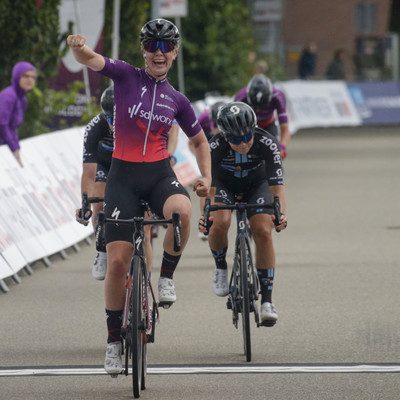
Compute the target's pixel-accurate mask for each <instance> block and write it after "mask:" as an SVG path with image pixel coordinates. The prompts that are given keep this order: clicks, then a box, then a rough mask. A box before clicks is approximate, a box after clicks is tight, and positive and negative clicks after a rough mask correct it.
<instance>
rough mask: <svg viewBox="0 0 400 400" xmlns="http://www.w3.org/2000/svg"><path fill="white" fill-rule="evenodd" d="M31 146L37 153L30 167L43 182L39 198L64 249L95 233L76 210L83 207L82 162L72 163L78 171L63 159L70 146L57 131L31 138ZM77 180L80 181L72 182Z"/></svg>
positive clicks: (33, 152)
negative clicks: (82, 223)
mask: <svg viewBox="0 0 400 400" xmlns="http://www.w3.org/2000/svg"><path fill="white" fill-rule="evenodd" d="M28 140H29V139H28ZM28 140H27V142H28ZM29 145H30V146H31V148H30V151H29V154H30V155H33V154H34V155H35V160H33V161H32V162H31V165H30V167H31V168H32V169H34V170H35V171H36V175H37V178H36V180H40V181H41V184H40V185H41V188H42V191H41V195H40V197H38V198H37V199H36V201H37V202H39V203H40V204H41V206H42V208H43V209H45V212H47V214H48V218H49V219H51V220H52V223H53V225H54V226H53V229H55V230H56V231H57V233H58V235H59V237H61V238H62V241H63V242H64V244H65V245H64V248H66V247H69V246H72V245H74V244H75V243H77V242H79V241H80V240H82V239H84V238H85V237H87V236H89V235H90V234H91V233H92V232H93V229H91V228H90V227H89V228H86V227H84V226H83V225H80V224H78V223H77V222H76V221H75V209H76V208H80V207H79V204H80V202H81V199H80V187H79V184H80V176H81V170H80V169H79V168H81V167H82V162H81V163H80V164H77V163H76V162H75V160H74V161H73V162H71V164H72V165H73V166H74V168H75V169H76V170H75V171H71V169H72V168H69V166H68V165H66V163H65V162H64V159H65V158H66V157H70V156H69V155H68V154H69V147H68V146H67V144H66V143H65V141H64V140H63V139H62V135H59V134H58V132H57V133H53V134H47V135H41V136H38V137H35V138H32V140H31V141H30V142H29ZM63 149H64V150H65V152H64V151H63ZM70 171H71V172H70ZM74 179H75V180H77V181H76V182H71V180H74ZM85 228H86V229H85Z"/></svg>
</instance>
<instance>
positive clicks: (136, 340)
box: [130, 257, 146, 398]
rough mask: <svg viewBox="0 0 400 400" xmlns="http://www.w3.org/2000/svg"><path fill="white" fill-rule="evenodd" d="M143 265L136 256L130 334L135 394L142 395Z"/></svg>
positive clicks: (136, 396) (133, 273)
mask: <svg viewBox="0 0 400 400" xmlns="http://www.w3.org/2000/svg"><path fill="white" fill-rule="evenodd" d="M143 270H144V268H143V266H142V260H141V259H140V258H139V257H135V259H134V261H133V271H132V303H131V311H132V314H131V321H130V326H131V330H130V334H131V341H132V348H131V352H132V355H131V357H132V384H133V396H134V397H135V398H139V397H140V392H141V388H142V368H143V353H146V351H143V346H145V343H144V340H143V335H144V334H145V332H146V331H145V322H144V313H143V287H144V285H143V282H144V279H145V278H144V276H143Z"/></svg>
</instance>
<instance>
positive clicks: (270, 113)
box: [234, 74, 290, 158]
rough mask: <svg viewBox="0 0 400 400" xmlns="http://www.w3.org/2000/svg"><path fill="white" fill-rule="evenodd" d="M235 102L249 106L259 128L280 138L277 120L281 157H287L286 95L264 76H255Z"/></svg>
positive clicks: (239, 93)
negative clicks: (253, 112)
mask: <svg viewBox="0 0 400 400" xmlns="http://www.w3.org/2000/svg"><path fill="white" fill-rule="evenodd" d="M234 101H242V102H243V103H246V104H248V105H249V106H250V107H251V108H252V109H253V110H254V111H255V113H256V116H257V121H258V127H259V128H262V129H265V130H266V131H267V132H269V133H271V134H272V135H274V136H275V137H278V129H277V126H276V120H275V119H276V118H277V119H278V123H279V129H280V148H281V157H282V158H285V157H286V148H287V146H288V144H289V142H290V132H289V125H288V116H287V112H286V99H285V96H284V94H283V93H282V92H281V91H280V90H278V89H277V88H275V87H273V86H272V83H271V81H270V80H269V78H267V77H266V76H265V75H264V74H258V75H255V76H253V78H251V80H250V81H249V83H248V84H247V86H246V87H244V88H242V89H241V90H240V91H239V92H238V93H237V94H236V96H235V99H234Z"/></svg>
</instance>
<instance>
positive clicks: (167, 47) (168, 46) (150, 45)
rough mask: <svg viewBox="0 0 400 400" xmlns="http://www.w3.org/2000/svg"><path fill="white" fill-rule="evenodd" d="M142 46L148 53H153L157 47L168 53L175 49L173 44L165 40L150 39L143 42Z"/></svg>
mask: <svg viewBox="0 0 400 400" xmlns="http://www.w3.org/2000/svg"><path fill="white" fill-rule="evenodd" d="M143 48H144V49H145V50H146V51H148V52H149V53H155V52H156V51H157V50H158V49H161V51H162V52H163V53H169V52H170V51H172V50H174V49H175V44H174V43H173V42H168V41H166V40H152V41H150V42H146V43H144V44H143Z"/></svg>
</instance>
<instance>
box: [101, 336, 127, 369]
mask: <svg viewBox="0 0 400 400" xmlns="http://www.w3.org/2000/svg"><path fill="white" fill-rule="evenodd" d="M121 354H122V343H121V342H112V343H108V344H107V350H106V359H105V361H104V369H105V370H106V372H107V373H108V374H110V375H117V374H120V373H121V372H122V371H123V370H124V368H123V367H122V357H121Z"/></svg>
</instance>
